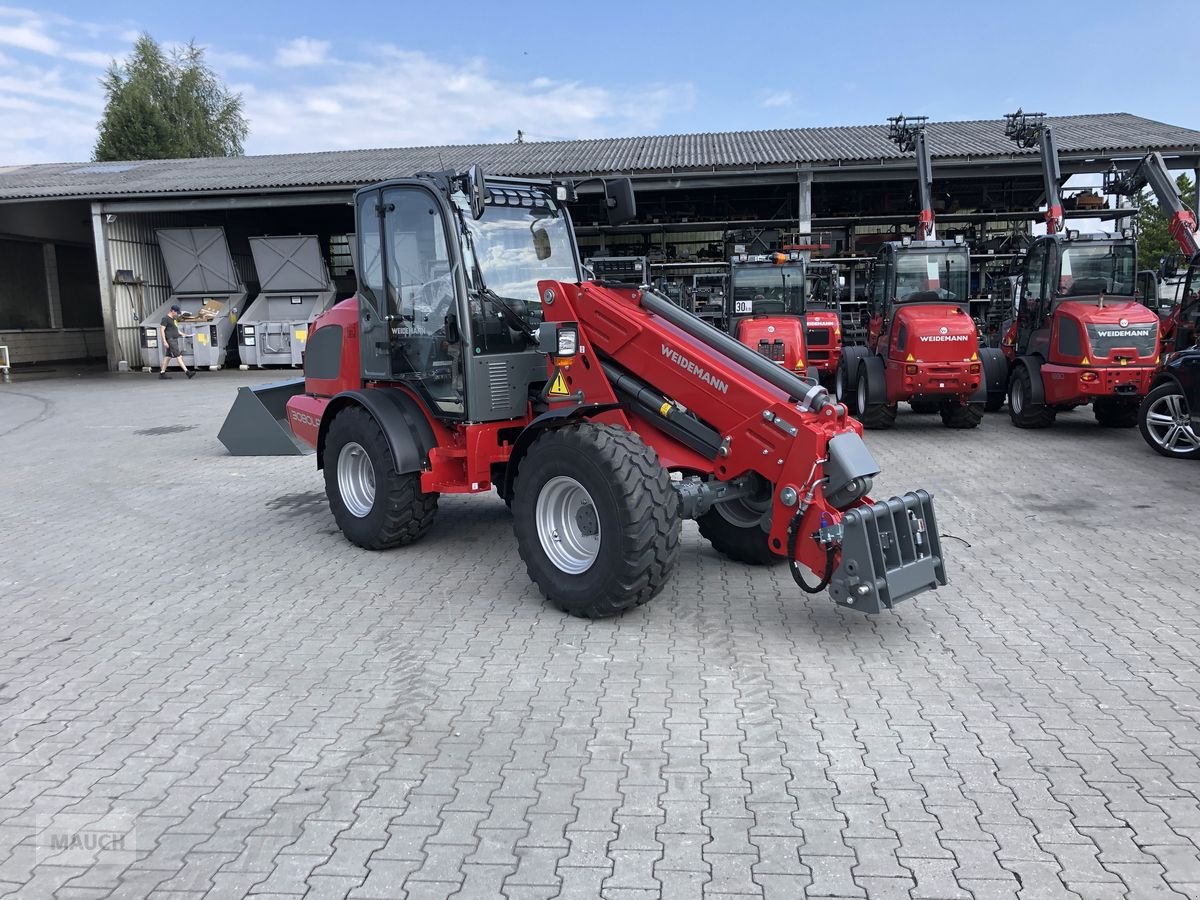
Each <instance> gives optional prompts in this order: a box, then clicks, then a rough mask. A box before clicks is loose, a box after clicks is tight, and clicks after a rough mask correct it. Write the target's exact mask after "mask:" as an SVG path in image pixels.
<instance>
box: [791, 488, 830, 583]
mask: <svg viewBox="0 0 1200 900" xmlns="http://www.w3.org/2000/svg"><path fill="white" fill-rule="evenodd" d="M806 511H807V510H806V509H805V508H804V507H803V506H801V507H798V508H797V509H796V514H795V515H794V516H792V521H791V522H790V523H789V524H788V539H787V552H788V571H790V572H791V573H792V580H793V581H794V582H796V584H798V585H800V590H802V591H804V593H806V594H819V593H821V591H823V590H825V588H827V587H829V582H831V581H832V580H833V570H834V559H835V558H836V557H837V548H835V547H834V546H833V545H832V544H831V545H830V546H829V547H828V548H827V549H826V550H825V574H824V575H822V576H821V580H820V581H819V582H818V583H817V584H816V585H815V586H813V585H810V584H808V583H806V582H805V580H804V576H803V575H802V574H800V564H799V563H798V562H796V539H797V538H798V537H799V536H800V522H801V520H802V519H803V518H804V513H805V512H806Z"/></svg>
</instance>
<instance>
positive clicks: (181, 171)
mask: <svg viewBox="0 0 1200 900" xmlns="http://www.w3.org/2000/svg"><path fill="white" fill-rule="evenodd" d="M1047 121H1049V122H1051V123H1052V124H1053V125H1054V126H1055V135H1056V137H1057V142H1058V147H1059V150H1060V152H1062V153H1099V154H1103V153H1111V152H1121V151H1131V152H1139V151H1144V150H1150V149H1157V150H1161V151H1163V152H1166V153H1172V152H1174V153H1187V154H1195V153H1200V131H1196V130H1193V129H1190V128H1181V127H1178V126H1175V125H1167V124H1165V123H1163V122H1155V121H1153V120H1151V119H1144V118H1141V117H1140V116H1134V115H1131V114H1129V113H1107V114H1100V115H1080V116H1058V117H1050V118H1048V119H1047ZM927 135H928V143H929V147H930V151H931V152H932V153H933V155H934V156H935V157H938V158H941V159H955V158H957V159H963V158H974V157H1012V156H1019V155H1028V154H1032V153H1034V152H1035V151H1032V150H1020V149H1019V148H1018V147H1017V146H1016V145H1015V144H1014V143H1012V142H1011V141H1009V140H1008V139H1007V138H1006V137H1005V136H1004V122H1003V120H1000V119H987V120H978V121H970V122H931V123H929V125H928V127H927ZM903 155H904V154H902V153H901V152H900V151H899V149H898V148H897V147H896V145H895V144H893V143H892V142H891V141H890V140H888V136H887V126H886V125H852V126H843V127H835V128H787V129H779V130H774V131H738V132H724V133H716V134H669V135H654V136H647V137H628V138H597V139H589V140H579V141H548V142H527V143H521V144H515V143H513V144H472V145H453V146H445V147H407V148H398V149H391V150H344V151H331V152H322V153H293V154H286V155H275V156H241V157H232V158H212V159H173V160H149V161H142V162H122V163H56V164H48V165H33V166H13V167H9V168H6V169H0V200H20V199H31V198H68V197H78V198H103V197H116V196H129V195H147V194H155V195H162V194H179V193H187V194H193V193H210V194H212V193H216V194H220V193H229V192H237V191H253V190H282V189H304V188H328V187H343V186H354V185H360V184H367V183H370V182H373V181H379V180H382V179H386V178H398V177H404V176H408V175H411V174H413V173H414V172H417V171H421V170H426V169H443V168H463V167H466V166H468V165H470V164H472V163H478V164H479V165H482V166H483V168H484V170H485V171H486V172H489V173H492V174H497V175H511V176H519V177H542V176H555V175H558V176H567V175H577V174H617V173H620V174H630V175H639V174H647V175H650V174H655V173H663V172H680V173H687V172H696V171H700V170H706V171H738V170H748V169H755V168H761V167H779V166H792V165H811V166H822V165H850V166H853V165H855V164H858V163H861V164H866V163H869V162H878V161H881V160H889V159H897V158H900V157H902V156H903Z"/></svg>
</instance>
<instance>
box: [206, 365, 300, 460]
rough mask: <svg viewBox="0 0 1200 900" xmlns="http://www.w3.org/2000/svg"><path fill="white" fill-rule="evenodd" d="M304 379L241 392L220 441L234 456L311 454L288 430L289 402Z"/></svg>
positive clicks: (218, 436) (220, 434)
mask: <svg viewBox="0 0 1200 900" xmlns="http://www.w3.org/2000/svg"><path fill="white" fill-rule="evenodd" d="M302 393H304V379H303V378H296V379H292V380H291V381H279V382H276V383H274V384H261V385H258V386H257V387H242V388H238V393H237V399H235V400H234V401H233V406H232V407H230V409H229V413H228V415H226V416H225V424H223V425H222V426H221V430H220V432H219V433H218V434H217V439H218V440H220V442H221V443H222V444H224V445H225V449H226V450H228V451H229V454H230V455H231V456H302V455H303V454H305V453H311V452H312V450H311V449H310V448H309V447H308V446H306V445H305V444H304V443H302V442H301V441H300V440H299V438H297V437H296V436H295V435H294V434H292V431H291V429H290V428H288V426H287V402H288V400H290V399H291V398H292V397H295V396H296V395H297V394H302Z"/></svg>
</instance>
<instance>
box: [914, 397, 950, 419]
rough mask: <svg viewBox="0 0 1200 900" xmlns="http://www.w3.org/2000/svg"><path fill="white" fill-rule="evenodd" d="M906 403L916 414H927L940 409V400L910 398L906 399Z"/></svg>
mask: <svg viewBox="0 0 1200 900" xmlns="http://www.w3.org/2000/svg"><path fill="white" fill-rule="evenodd" d="M908 405H909V406H911V407H912V411H913V412H915V413H917V414H918V415H922V416H929V415H932V414H933V413H935V412H937V411H938V410H939V409H941V406H942V402H941V401H940V400H919V399H912V400H909V401H908Z"/></svg>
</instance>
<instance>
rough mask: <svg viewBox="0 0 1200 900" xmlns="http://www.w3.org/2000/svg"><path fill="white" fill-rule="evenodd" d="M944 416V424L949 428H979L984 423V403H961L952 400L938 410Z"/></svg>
mask: <svg viewBox="0 0 1200 900" xmlns="http://www.w3.org/2000/svg"><path fill="white" fill-rule="evenodd" d="M938 412H940V413H941V414H942V424H943V425H945V426H946V427H947V428H960V429H967V428H978V427H979V423H980V422H982V421H983V404H982V403H959V402H958V401H957V400H950V401H948V402H946V403H943V404H942V405H941V407H940V408H939V409H938Z"/></svg>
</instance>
